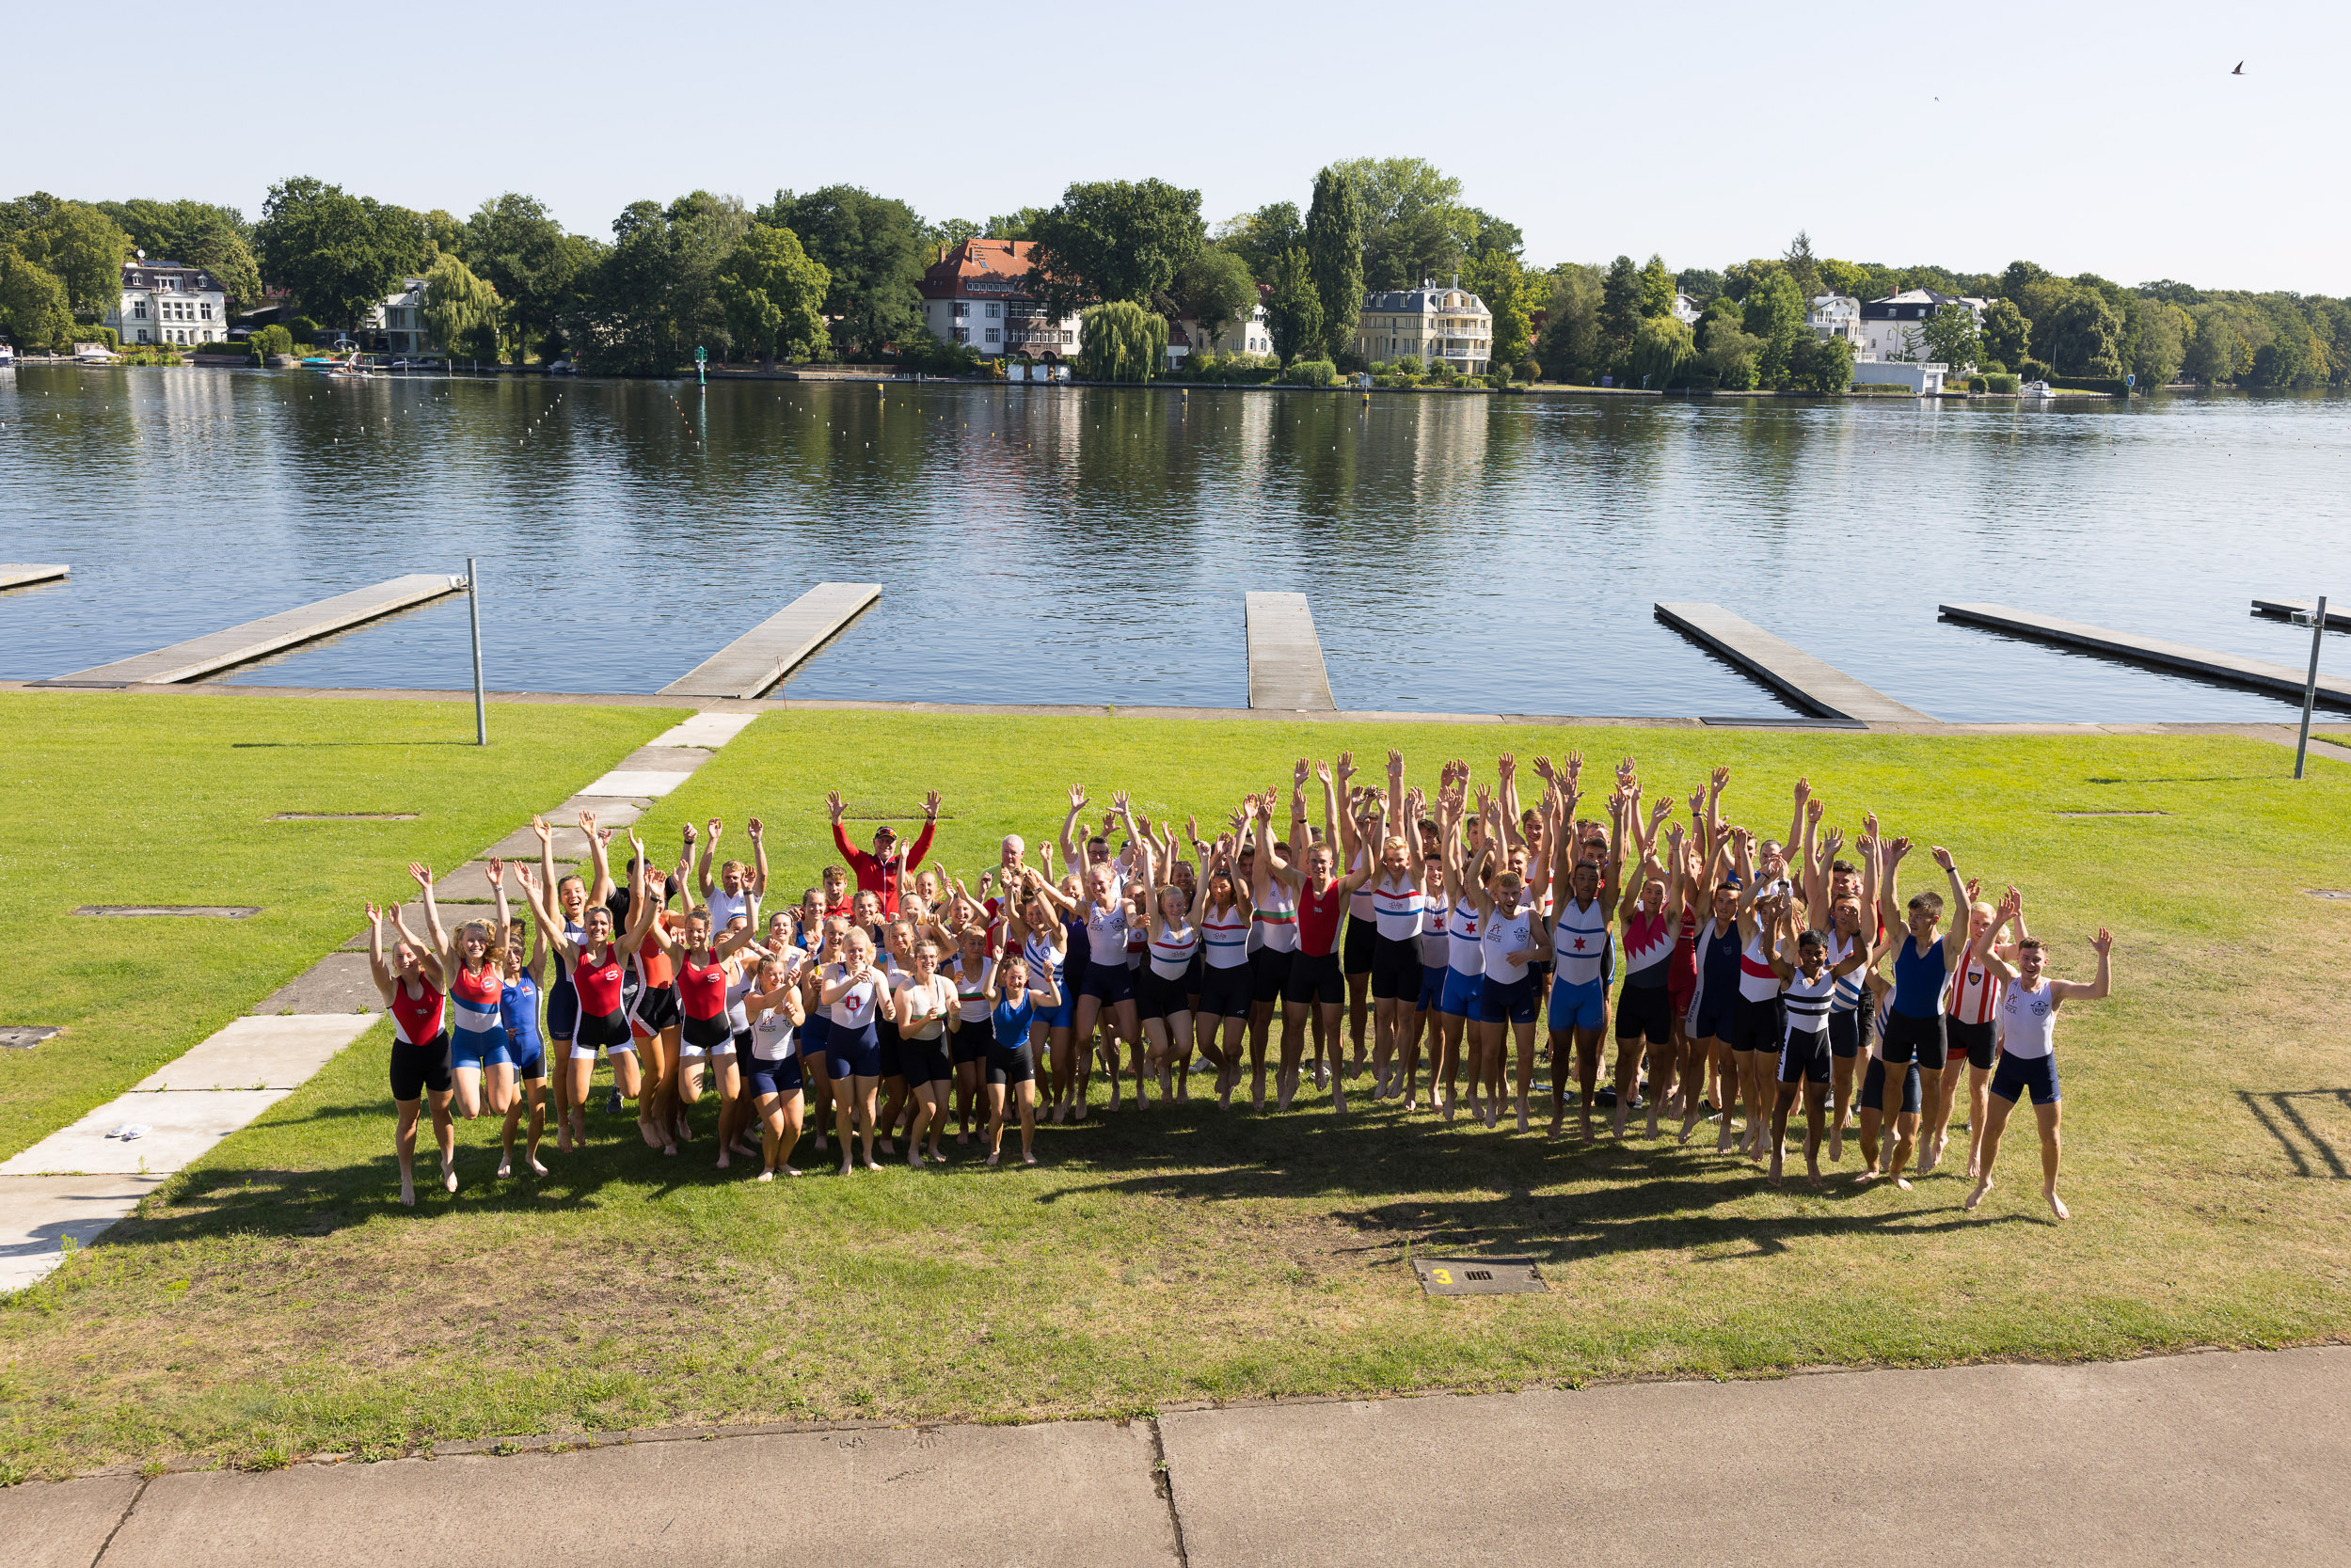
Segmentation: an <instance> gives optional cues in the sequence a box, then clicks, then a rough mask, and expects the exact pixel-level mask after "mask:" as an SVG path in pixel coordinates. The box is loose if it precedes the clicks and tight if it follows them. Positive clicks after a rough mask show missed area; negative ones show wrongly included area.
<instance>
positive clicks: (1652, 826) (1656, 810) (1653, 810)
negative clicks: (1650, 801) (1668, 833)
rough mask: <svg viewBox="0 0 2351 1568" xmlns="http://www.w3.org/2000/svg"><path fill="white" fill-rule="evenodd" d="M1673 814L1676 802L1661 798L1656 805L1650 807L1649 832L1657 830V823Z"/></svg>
mask: <svg viewBox="0 0 2351 1568" xmlns="http://www.w3.org/2000/svg"><path fill="white" fill-rule="evenodd" d="M1673 815H1674V802H1673V801H1672V800H1660V801H1659V802H1658V803H1657V804H1656V805H1653V806H1651V807H1650V808H1649V832H1652V833H1654V832H1657V825H1658V824H1659V823H1660V822H1662V821H1664V820H1665V819H1666V818H1667V817H1669V816H1673Z"/></svg>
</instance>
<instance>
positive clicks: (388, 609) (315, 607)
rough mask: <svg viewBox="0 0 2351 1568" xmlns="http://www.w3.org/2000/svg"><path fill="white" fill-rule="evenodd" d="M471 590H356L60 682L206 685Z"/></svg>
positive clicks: (454, 584)
mask: <svg viewBox="0 0 2351 1568" xmlns="http://www.w3.org/2000/svg"><path fill="white" fill-rule="evenodd" d="M464 586H465V579H464V578H453V577H445V576H441V575H439V574H437V573H432V572H419V573H414V574H411V575H410V576H407V577H403V578H392V579H391V580H389V582H379V583H376V584H375V585H374V586H373V587H370V588H359V589H355V590H353V591H352V592H350V593H348V594H336V595H335V596H334V597H332V598H328V599H321V600H319V601H318V602H317V603H316V604H307V605H303V606H302V607H301V608H299V609H296V610H282V611H280V612H279V613H278V614H276V615H264V616H263V617H262V618H261V619H260V620H258V621H247V622H246V624H245V625H243V626H230V627H228V628H226V629H225V630H221V631H215V632H210V633H207V634H206V635H205V636H202V637H195V638H190V639H189V640H188V641H185V642H174V643H172V644H171V645H170V646H169V647H167V648H157V649H155V650H154V651H153V652H151V653H144V654H135V655H133V656H132V657H129V658H119V659H116V660H115V661H114V662H113V663H111V664H97V665H92V666H91V667H90V668H89V669H87V670H76V671H74V672H73V673H71V674H70V675H59V676H58V677H56V678H57V679H58V680H59V681H60V682H71V683H72V684H75V685H91V686H127V685H135V684H157V685H169V684H173V683H177V682H180V681H193V680H201V679H202V678H203V677H205V676H206V675H209V674H214V673H217V672H219V671H222V670H227V669H230V668H232V667H233V666H236V665H239V664H249V663H251V662H252V661H253V660H254V659H257V658H261V657H264V656H266V655H269V654H274V653H277V652H278V651H279V650H280V649H283V648H291V647H294V645H295V644H297V643H301V642H309V641H314V640H315V639H318V638H321V637H326V636H328V635H330V634H332V633H334V632H339V631H342V630H344V629H346V628H348V627H351V626H360V625H362V624H364V623H366V622H369V621H373V620H377V619H379V618H381V617H383V616H386V615H389V614H391V613H392V612H393V611H394V610H406V609H407V608H409V607H410V606H411V605H420V604H423V603H425V602H426V601H427V600H431V599H437V598H439V597H441V595H443V594H454V593H456V592H457V591H458V590H459V589H461V588H463V587H464Z"/></svg>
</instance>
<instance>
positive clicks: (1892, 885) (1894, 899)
mask: <svg viewBox="0 0 2351 1568" xmlns="http://www.w3.org/2000/svg"><path fill="white" fill-rule="evenodd" d="M1878 849H1879V852H1880V854H1881V855H1882V857H1883V859H1884V862H1885V869H1884V871H1883V873H1882V875H1881V877H1880V879H1879V883H1878V918H1879V919H1880V920H1881V921H1882V922H1884V924H1885V928H1886V930H1887V931H1889V932H1897V933H1898V932H1900V931H1902V930H1903V929H1904V928H1905V924H1904V922H1903V919H1902V887H1901V880H1902V857H1903V856H1904V855H1907V854H1909V853H1910V840H1909V839H1906V838H1897V839H1895V840H1894V841H1893V842H1892V843H1890V844H1889V843H1887V842H1886V841H1885V840H1883V839H1880V840H1879V841H1878ZM1903 951H1908V949H1903Z"/></svg>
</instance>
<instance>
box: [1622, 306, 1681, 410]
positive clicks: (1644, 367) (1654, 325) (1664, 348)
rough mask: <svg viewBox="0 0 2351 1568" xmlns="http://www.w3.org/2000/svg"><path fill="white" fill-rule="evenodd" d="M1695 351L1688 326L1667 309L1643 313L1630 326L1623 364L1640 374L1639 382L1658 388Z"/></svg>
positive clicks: (1666, 383)
mask: <svg viewBox="0 0 2351 1568" xmlns="http://www.w3.org/2000/svg"><path fill="white" fill-rule="evenodd" d="M1697 352H1698V351H1697V345H1696V343H1695V342H1694V341H1692V338H1691V333H1690V328H1689V327H1687V326H1685V325H1682V324H1681V323H1680V322H1679V321H1677V320H1676V319H1675V318H1674V315H1673V313H1672V312H1671V311H1668V312H1667V313H1666V314H1664V315H1662V316H1644V317H1643V318H1642V320H1641V325H1639V326H1637V327H1635V328H1633V334H1632V342H1631V345H1630V346H1629V347H1628V349H1627V350H1626V353H1625V368H1626V371H1627V372H1628V373H1630V374H1632V375H1636V376H1638V377H1640V378H1641V385H1642V386H1644V387H1650V388H1658V389H1660V390H1662V389H1663V388H1665V387H1666V386H1667V385H1668V384H1670V383H1671V382H1672V381H1673V379H1674V377H1675V376H1676V375H1678V374H1679V373H1680V372H1681V369H1682V367H1683V366H1684V365H1686V364H1688V363H1689V362H1690V361H1691V359H1692V357H1694V356H1696V354H1697Z"/></svg>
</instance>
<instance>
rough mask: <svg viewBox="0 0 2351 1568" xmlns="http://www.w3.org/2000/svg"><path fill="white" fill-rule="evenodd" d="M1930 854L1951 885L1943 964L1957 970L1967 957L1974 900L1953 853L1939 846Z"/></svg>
mask: <svg viewBox="0 0 2351 1568" xmlns="http://www.w3.org/2000/svg"><path fill="white" fill-rule="evenodd" d="M1930 853H1931V854H1932V855H1933V856H1934V863H1935V864H1937V865H1939V866H1941V867H1943V875H1944V876H1945V878H1946V879H1948V880H1949V882H1950V884H1951V892H1950V899H1951V924H1950V926H1949V927H1948V928H1946V930H1945V931H1944V933H1943V962H1944V964H1945V965H1946V967H1947V968H1950V969H1957V968H1959V967H1960V960H1961V959H1962V958H1965V957H1966V956H1967V925H1968V906H1969V905H1970V904H1972V903H1973V902H1974V900H1973V899H1971V898H1969V897H1968V896H1967V883H1966V882H1965V881H1963V880H1962V879H1961V877H1960V874H1959V867H1958V866H1957V865H1955V864H1953V863H1952V861H1951V851H1949V850H1948V849H1946V848H1944V847H1942V846H1941V845H1937V846H1935V847H1934V848H1933V849H1931V850H1930Z"/></svg>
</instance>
